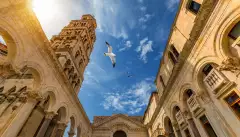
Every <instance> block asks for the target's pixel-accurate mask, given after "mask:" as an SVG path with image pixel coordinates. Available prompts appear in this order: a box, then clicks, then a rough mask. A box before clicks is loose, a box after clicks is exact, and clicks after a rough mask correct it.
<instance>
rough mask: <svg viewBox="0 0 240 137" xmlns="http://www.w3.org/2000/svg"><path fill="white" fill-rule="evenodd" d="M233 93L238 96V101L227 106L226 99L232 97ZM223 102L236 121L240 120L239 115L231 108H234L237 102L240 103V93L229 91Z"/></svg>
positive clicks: (234, 90) (235, 90)
mask: <svg viewBox="0 0 240 137" xmlns="http://www.w3.org/2000/svg"><path fill="white" fill-rule="evenodd" d="M234 93H235V94H237V95H238V99H236V100H235V101H234V102H232V103H231V104H229V103H228V102H227V100H226V99H227V98H228V97H230V96H231V95H233V94H234ZM223 101H224V102H225V103H226V105H227V106H228V108H229V109H231V111H232V112H233V114H234V115H235V116H236V117H237V119H238V120H240V113H239V114H237V112H236V111H235V110H234V109H233V106H234V105H235V104H237V103H238V102H239V103H240V93H239V91H238V90H237V89H233V90H231V91H230V92H229V94H227V95H226V96H225V97H224V98H223Z"/></svg>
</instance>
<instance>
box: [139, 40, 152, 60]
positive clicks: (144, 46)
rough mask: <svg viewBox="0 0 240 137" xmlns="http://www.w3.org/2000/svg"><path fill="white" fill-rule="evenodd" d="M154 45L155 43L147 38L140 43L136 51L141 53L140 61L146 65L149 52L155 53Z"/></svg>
mask: <svg viewBox="0 0 240 137" xmlns="http://www.w3.org/2000/svg"><path fill="white" fill-rule="evenodd" d="M152 44H153V42H152V41H151V40H148V37H146V38H144V39H142V40H141V41H140V45H139V46H138V47H137V49H136V52H139V53H141V54H140V59H141V60H142V61H143V62H144V63H147V54H148V53H149V52H153V49H152Z"/></svg>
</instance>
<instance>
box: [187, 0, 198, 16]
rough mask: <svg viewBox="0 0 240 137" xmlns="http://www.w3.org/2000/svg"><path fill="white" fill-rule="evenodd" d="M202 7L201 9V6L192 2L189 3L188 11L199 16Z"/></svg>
mask: <svg viewBox="0 0 240 137" xmlns="http://www.w3.org/2000/svg"><path fill="white" fill-rule="evenodd" d="M200 7H201V4H199V3H197V2H196V1H193V0H191V1H190V3H189V7H188V9H189V10H190V11H192V12H193V13H195V14H197V13H198V11H199V9H200Z"/></svg>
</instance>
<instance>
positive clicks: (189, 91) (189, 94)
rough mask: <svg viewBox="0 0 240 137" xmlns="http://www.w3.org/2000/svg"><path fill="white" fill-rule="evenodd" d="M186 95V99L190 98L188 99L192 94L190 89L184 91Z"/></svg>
mask: <svg viewBox="0 0 240 137" xmlns="http://www.w3.org/2000/svg"><path fill="white" fill-rule="evenodd" d="M186 94H187V96H188V98H190V97H191V96H192V94H193V92H192V90H191V89H188V90H187V91H186Z"/></svg>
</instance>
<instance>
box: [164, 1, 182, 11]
mask: <svg viewBox="0 0 240 137" xmlns="http://www.w3.org/2000/svg"><path fill="white" fill-rule="evenodd" d="M178 3H179V0H167V1H166V3H165V4H166V6H167V9H168V10H169V11H171V12H172V11H174V10H175V9H176V8H177V4H178Z"/></svg>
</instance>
